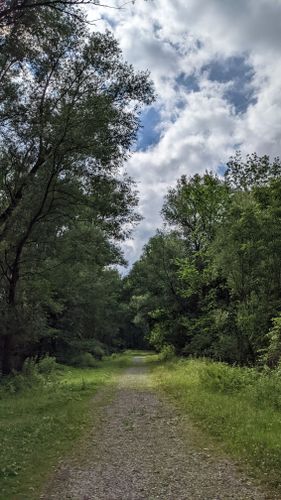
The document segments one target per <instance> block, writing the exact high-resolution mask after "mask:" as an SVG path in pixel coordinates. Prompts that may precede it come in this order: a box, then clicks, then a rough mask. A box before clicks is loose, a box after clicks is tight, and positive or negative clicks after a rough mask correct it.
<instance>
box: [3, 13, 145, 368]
mask: <svg viewBox="0 0 281 500" xmlns="http://www.w3.org/2000/svg"><path fill="white" fill-rule="evenodd" d="M40 15H41V18H42V20H43V21H44V22H43V23H42V24H40V25H39V26H37V25H36V26H30V27H29V29H28V31H27V32H25V36H24V41H23V42H19V44H18V46H15V45H14V33H13V30H11V31H10V32H8V33H7V34H6V36H5V37H4V40H3V49H4V50H3V54H2V73H1V75H2V90H3V92H2V95H1V104H0V132H1V135H2V147H1V151H0V157H1V165H2V171H1V174H2V175H1V179H0V244H1V247H0V266H1V271H2V276H1V283H2V292H1V293H2V297H3V300H5V301H6V303H7V309H8V310H9V311H10V313H9V314H6V312H5V317H6V324H7V328H6V329H5V330H4V334H3V335H2V352H3V361H2V370H3V371H4V372H9V370H10V368H11V362H10V357H11V355H10V354H11V351H12V345H13V343H14V342H15V340H14V339H17V338H18V337H19V336H22V333H21V332H22V325H21V321H19V317H18V318H17V325H18V326H15V324H14V323H13V322H12V321H10V318H11V317H15V316H16V315H17V313H16V310H17V311H18V310H19V305H20V303H21V302H22V297H20V295H19V294H18V289H19V282H20V279H21V275H22V271H23V269H24V266H23V264H24V263H25V262H26V261H27V260H28V258H29V257H28V256H27V255H30V256H31V255H32V260H31V262H35V261H36V259H37V258H38V256H40V252H41V248H42V245H43V246H44V242H45V241H46V239H48V240H50V241H52V239H53V238H55V239H56V238H57V236H58V235H60V234H63V233H65V232H67V231H69V230H70V229H71V227H72V225H73V224H75V223H77V222H79V221H82V220H83V219H85V220H87V221H91V222H93V223H94V224H95V226H96V227H99V228H100V229H101V230H102V231H103V232H104V234H107V237H110V238H115V239H120V238H124V237H125V236H126V234H128V231H129V229H130V225H131V224H132V223H134V222H135V221H136V220H137V219H138V217H137V216H136V214H135V213H134V208H135V206H136V193H135V192H134V188H133V184H132V181H131V180H130V179H129V178H127V177H126V176H123V178H122V176H121V175H120V174H119V169H120V167H121V166H122V165H123V162H124V161H125V160H126V159H127V158H128V154H129V150H130V147H131V145H132V143H133V141H134V139H135V137H136V132H137V128H138V126H139V119H138V109H139V106H140V105H141V104H143V103H144V104H148V103H150V102H151V101H152V99H153V88H152V84H151V82H150V81H149V79H148V75H147V73H145V72H140V73H135V72H134V70H133V68H132V66H130V65H128V64H126V63H125V62H123V60H122V57H121V53H120V50H119V48H118V45H117V43H116V41H115V40H114V38H113V37H112V35H110V34H109V33H106V34H99V33H92V34H89V33H88V32H87V30H86V28H85V26H84V25H83V24H82V23H79V22H77V20H75V19H73V17H71V16H68V15H66V14H64V13H60V12H58V11H57V10H51V11H46V12H45V13H44V12H41V14H40ZM27 42H28V43H27ZM47 247H48V246H46V249H47ZM35 268H36V266H35ZM33 269H34V265H30V269H29V273H32V272H33ZM4 309H5V308H4Z"/></svg>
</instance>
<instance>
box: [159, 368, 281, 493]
mask: <svg viewBox="0 0 281 500" xmlns="http://www.w3.org/2000/svg"><path fill="white" fill-rule="evenodd" d="M152 377H153V381H154V385H155V387H157V388H161V389H162V390H164V391H165V392H166V393H168V394H169V395H170V396H172V398H173V399H174V400H175V401H176V402H177V403H178V404H179V405H180V407H181V408H182V410H183V411H184V412H185V413H186V414H188V415H190V416H191V417H192V418H193V420H194V422H195V423H196V424H197V425H198V427H199V428H201V429H204V430H205V431H207V432H206V435H208V434H209V435H210V436H212V437H214V438H215V439H216V441H217V442H219V443H220V446H221V447H222V448H223V449H224V450H225V451H226V452H227V453H229V454H230V455H232V456H233V457H235V458H238V459H242V460H241V461H242V463H244V464H245V465H246V464H247V465H248V466H249V467H251V468H253V469H252V470H253V471H254V472H256V473H258V476H259V478H262V480H263V481H265V482H266V483H267V484H268V485H270V486H272V487H274V488H276V487H277V488H280V491H281V480H280V470H281V374H280V373H278V372H277V371H273V372H271V373H270V372H268V373H267V372H261V373H260V372H258V371H257V370H255V369H249V368H238V367H230V366H227V365H225V364H223V363H214V362H209V361H199V360H175V361H170V362H167V363H160V364H159V363H158V364H157V363H156V364H155V366H154V367H153V370H152Z"/></svg>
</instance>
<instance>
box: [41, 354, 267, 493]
mask: <svg viewBox="0 0 281 500" xmlns="http://www.w3.org/2000/svg"><path fill="white" fill-rule="evenodd" d="M140 361H141V360H140V359H139V358H135V366H134V367H132V368H130V369H128V370H127V371H126V372H125V373H124V374H123V375H122V376H121V377H120V382H119V385H118V388H117V391H116V395H115V398H114V399H113V401H112V402H111V403H110V404H109V405H108V406H107V407H106V408H104V409H103V412H104V413H103V417H102V418H100V423H99V426H98V428H99V431H98V432H97V430H96V429H95V430H94V431H93V435H90V436H89V439H88V442H87V445H86V446H85V449H84V448H83V457H82V459H81V457H80V458H79V460H77V463H75V460H74V461H71V462H69V463H68V464H62V465H61V466H60V468H59V470H57V472H56V473H55V476H54V478H53V481H52V482H51V484H49V485H47V488H46V491H45V493H44V494H43V495H41V497H40V498H41V499H44V500H51V499H56V500H66V499H71V500H156V499H161V500H197V499H204V500H225V499H230V498H232V499H241V500H247V499H256V500H260V499H266V498H267V499H270V498H273V497H270V496H266V495H265V494H264V493H263V492H262V490H260V489H259V488H258V487H257V486H255V485H254V484H252V483H251V482H250V481H249V480H248V479H247V478H246V477H243V476H242V475H241V473H239V472H238V470H237V468H236V466H235V465H234V464H233V463H231V461H229V460H226V459H221V458H220V459H218V458H217V457H215V456H214V454H213V453H211V452H210V451H209V450H208V449H205V448H200V447H198V443H197V444H196V439H195V438H194V437H193V434H194V430H193V429H192V426H191V424H189V423H188V422H187V421H186V419H184V418H182V417H181V416H180V415H179V413H178V410H175V408H174V407H173V406H171V405H170V403H168V402H167V401H165V400H164V399H163V400H162V397H161V398H160V397H159V395H158V394H156V393H155V392H153V389H152V388H150V387H149V376H148V374H147V373H146V369H145V367H144V366H143V365H142V363H141V362H140ZM183 436H185V438H184V437H183ZM187 436H188V439H187Z"/></svg>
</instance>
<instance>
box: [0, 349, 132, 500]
mask: <svg viewBox="0 0 281 500" xmlns="http://www.w3.org/2000/svg"><path fill="white" fill-rule="evenodd" d="M130 359H131V355H130V354H123V355H117V356H116V357H114V359H112V358H108V359H107V360H105V361H103V362H101V363H99V364H98V366H97V367H96V368H87V369H86V368H83V369H82V368H61V369H60V370H58V371H56V372H55V373H54V374H52V376H50V373H48V366H47V365H48V362H45V366H43V371H44V369H45V373H44V374H42V373H38V370H35V372H36V373H34V370H33V368H32V366H31V365H32V363H31V364H30V363H29V364H30V366H27V367H26V371H27V372H28V370H29V371H30V373H24V374H22V375H17V376H16V377H14V378H10V379H8V380H7V381H6V382H5V383H4V384H2V387H1V386H0V443H1V446H0V499H1V500H10V499H13V500H16V499H20V500H23V499H28V500H32V499H35V498H36V499H37V498H38V496H39V494H38V490H40V486H41V484H42V482H43V481H44V480H45V479H46V477H47V475H48V474H49V473H50V471H51V470H52V467H53V466H55V465H56V464H57V463H58V461H59V459H60V458H61V457H63V456H64V455H65V454H66V453H68V452H70V451H71V450H72V449H73V448H74V447H75V444H76V443H77V440H79V438H80V437H81V436H82V435H83V432H85V431H86V430H87V429H88V428H89V426H90V425H91V424H92V423H93V417H94V413H95V412H94V411H91V410H92V408H91V404H90V403H91V401H92V398H93V395H94V394H95V392H96V390H97V389H98V388H99V387H101V386H104V385H108V386H109V387H110V386H111V385H113V384H114V381H115V379H116V375H117V374H118V373H119V371H120V370H121V369H122V368H124V367H125V366H127V365H128V363H129V362H130ZM49 364H50V362H49ZM51 371H52V370H51ZM46 372H47V373H46Z"/></svg>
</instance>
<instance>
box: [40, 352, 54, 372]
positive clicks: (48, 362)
mask: <svg viewBox="0 0 281 500" xmlns="http://www.w3.org/2000/svg"><path fill="white" fill-rule="evenodd" d="M37 366H38V371H39V373H41V374H42V375H51V374H52V373H54V371H55V370H56V369H57V368H58V364H57V361H56V358H54V357H51V356H48V355H47V356H44V358H41V359H40V360H39V361H38V365H37Z"/></svg>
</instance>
